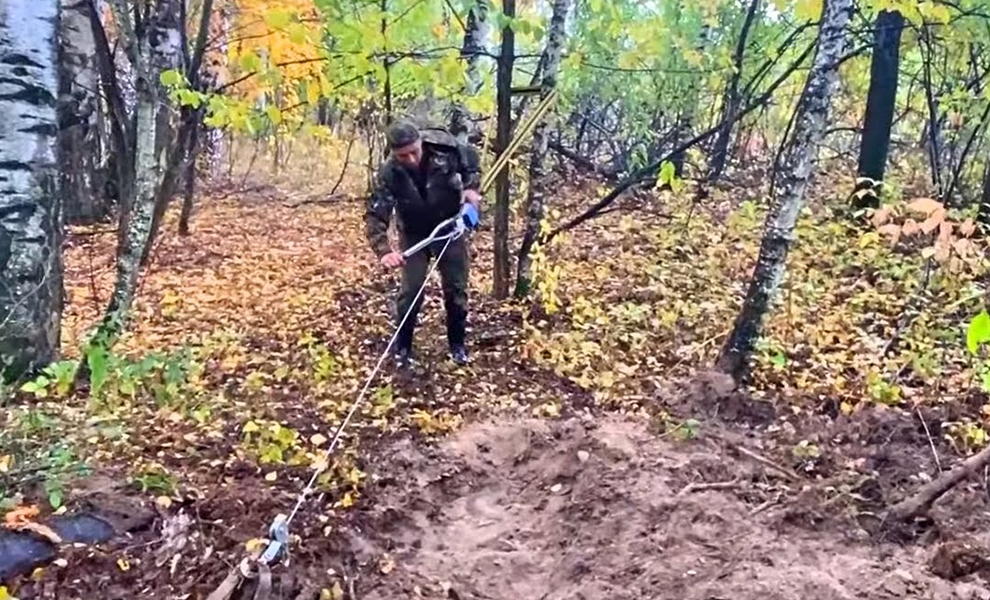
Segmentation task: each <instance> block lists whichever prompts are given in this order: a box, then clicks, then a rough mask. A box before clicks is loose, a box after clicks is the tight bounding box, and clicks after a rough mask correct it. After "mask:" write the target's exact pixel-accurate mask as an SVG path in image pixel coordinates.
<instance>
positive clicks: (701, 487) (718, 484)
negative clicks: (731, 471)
mask: <svg viewBox="0 0 990 600" xmlns="http://www.w3.org/2000/svg"><path fill="white" fill-rule="evenodd" d="M739 482H740V480H739V479H738V478H736V479H733V480H732V481H715V482H712V483H689V484H687V485H686V486H684V488H683V489H681V491H679V492H677V495H678V496H687V495H688V494H694V493H697V492H707V491H710V490H731V489H733V488H737V487H739Z"/></svg>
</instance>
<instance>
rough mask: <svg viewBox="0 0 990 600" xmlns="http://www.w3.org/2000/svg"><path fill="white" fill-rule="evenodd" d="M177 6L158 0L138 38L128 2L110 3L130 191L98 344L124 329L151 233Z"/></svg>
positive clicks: (174, 51)
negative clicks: (130, 155) (129, 73)
mask: <svg viewBox="0 0 990 600" xmlns="http://www.w3.org/2000/svg"><path fill="white" fill-rule="evenodd" d="M177 1H178V0H160V1H159V3H158V4H157V5H156V6H155V13H154V14H153V15H151V17H150V20H149V22H147V23H143V27H142V29H141V32H140V35H137V33H136V30H135V28H134V21H133V20H132V15H131V13H130V3H129V2H127V1H126V0H114V2H113V8H114V20H115V22H116V23H117V24H118V26H119V27H120V31H121V35H122V36H123V37H124V39H125V40H130V42H131V43H132V44H133V46H134V48H135V52H134V64H133V67H134V74H135V82H136V90H135V91H136V107H135V113H136V119H135V120H136V125H135V131H136V134H135V138H136V151H135V160H134V173H135V178H134V179H135V186H134V199H133V202H131V210H130V214H129V215H128V218H127V222H126V226H125V227H124V228H123V229H122V230H121V231H120V233H119V236H120V243H119V245H118V251H117V266H116V281H115V283H114V288H113V293H112V294H111V296H110V303H109V305H108V306H107V310H106V313H105V314H104V318H103V322H102V324H101V327H100V331H99V332H98V334H97V336H96V340H95V341H96V342H97V343H100V344H103V345H112V343H113V342H114V341H115V340H116V337H117V335H118V334H119V333H120V331H121V330H122V329H123V328H124V327H125V326H126V321H127V317H128V313H129V311H130V308H131V304H132V303H133V301H134V292H135V290H136V288H137V280H138V275H139V273H140V270H141V256H142V254H143V252H144V249H145V247H146V246H147V244H148V239H149V236H150V233H151V222H152V218H153V216H154V211H155V199H156V197H157V194H158V188H159V184H160V182H161V167H162V165H161V161H160V160H159V157H158V156H157V155H156V150H157V147H158V143H159V139H160V138H159V134H158V126H159V121H160V120H159V115H158V111H159V110H160V109H159V106H160V105H162V104H164V102H165V98H164V97H163V94H162V90H161V87H160V85H159V76H160V74H161V72H162V71H163V70H164V69H167V68H172V66H173V65H174V62H173V61H174V60H175V57H177V56H178V55H179V34H178V31H177V30H176V28H175V27H173V26H172V24H173V23H175V22H176V21H177V19H176V18H175V17H174V15H177V14H178V4H177ZM161 110H165V109H161Z"/></svg>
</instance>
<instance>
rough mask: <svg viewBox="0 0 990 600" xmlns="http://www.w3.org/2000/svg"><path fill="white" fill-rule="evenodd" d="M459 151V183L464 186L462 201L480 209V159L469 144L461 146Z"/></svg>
mask: <svg viewBox="0 0 990 600" xmlns="http://www.w3.org/2000/svg"><path fill="white" fill-rule="evenodd" d="M460 151H461V160H460V163H461V169H460V173H461V181H462V182H463V184H464V191H465V194H464V199H465V200H466V201H468V202H471V203H472V204H474V206H475V208H478V209H480V208H481V158H480V156H479V155H478V151H477V150H475V149H474V147H473V146H471V145H470V144H463V145H461V147H460Z"/></svg>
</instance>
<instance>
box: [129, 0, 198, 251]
mask: <svg viewBox="0 0 990 600" xmlns="http://www.w3.org/2000/svg"><path fill="white" fill-rule="evenodd" d="M182 1H183V0H159V4H158V6H157V8H158V12H157V14H156V15H155V30H156V31H157V32H158V33H157V35H158V36H161V37H162V38H163V39H164V40H166V41H165V43H164V44H162V45H160V46H158V48H159V49H158V51H157V54H156V57H157V58H156V59H155V64H154V75H153V76H154V78H155V83H156V85H157V84H158V78H159V75H160V74H161V72H162V71H166V70H168V69H178V68H179V67H180V66H181V64H182V55H183V47H184V44H183V43H182V41H183V39H184V35H185V34H184V28H185V23H184V22H183V20H182V18H181V16H180V15H181V14H182V10H181V9H182ZM207 8H208V7H207ZM153 43H154V42H153ZM186 77H187V79H188V78H189V77H190V74H189V73H188V72H187V73H186ZM190 83H195V82H192V81H191V82H190ZM158 94H159V97H160V98H161V102H162V106H160V107H159V109H158V112H157V114H156V116H155V120H156V123H155V160H157V161H158V163H159V180H158V184H157V189H156V190H155V209H154V211H153V212H152V216H151V229H150V230H149V233H148V240H147V242H145V246H144V249H143V250H142V252H141V265H142V266H146V265H147V264H148V261H149V260H150V258H151V249H152V245H153V244H154V243H155V240H156V239H157V238H158V231H159V229H161V225H162V219H163V218H164V217H165V211H166V210H168V206H169V204H170V203H171V202H172V198H173V197H174V196H175V188H176V185H177V183H178V179H179V176H180V174H181V173H182V160H183V157H184V156H185V154H186V148H187V145H188V143H189V139H188V138H189V135H190V129H191V128H192V123H191V120H192V119H193V118H194V115H195V114H197V111H195V110H193V109H191V108H189V107H183V108H182V109H181V110H180V115H181V116H180V119H179V126H178V127H176V126H175V124H174V123H173V121H174V119H173V115H172V110H171V109H170V108H169V106H168V100H167V94H166V93H165V90H164V89H162V88H161V87H159V90H158Z"/></svg>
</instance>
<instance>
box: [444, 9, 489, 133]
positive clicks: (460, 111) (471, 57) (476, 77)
mask: <svg viewBox="0 0 990 600" xmlns="http://www.w3.org/2000/svg"><path fill="white" fill-rule="evenodd" d="M464 28H465V30H464V45H463V46H462V47H461V58H462V59H464V61H465V62H466V63H467V68H466V70H465V81H464V95H465V96H467V97H473V96H477V95H478V92H479V91H481V84H482V83H483V80H482V78H481V69H480V66H479V63H480V62H481V57H482V55H483V54H484V52H485V37H487V35H488V3H487V2H485V0H478V1H477V2H475V3H474V4H473V5H472V6H471V10H469V11H468V16H467V22H466V23H465V25H464ZM474 129H475V127H474V126H473V121H472V118H471V111H469V110H468V109H467V107H466V106H464V103H462V102H457V103H455V104H454V110H453V114H452V115H451V118H450V132H451V133H452V134H454V136H456V137H457V139H458V140H460V141H461V142H462V143H464V142H467V141H468V138H470V137H472V136H473V134H474V133H475V131H474Z"/></svg>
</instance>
